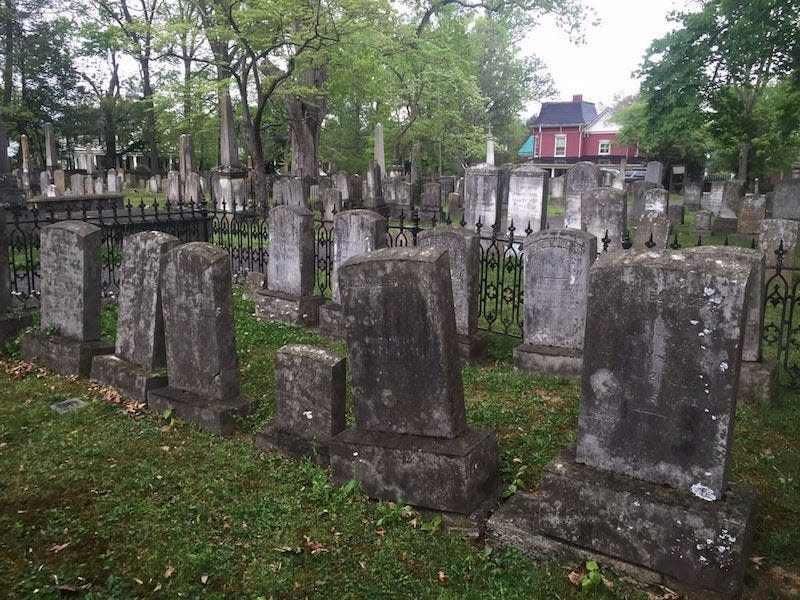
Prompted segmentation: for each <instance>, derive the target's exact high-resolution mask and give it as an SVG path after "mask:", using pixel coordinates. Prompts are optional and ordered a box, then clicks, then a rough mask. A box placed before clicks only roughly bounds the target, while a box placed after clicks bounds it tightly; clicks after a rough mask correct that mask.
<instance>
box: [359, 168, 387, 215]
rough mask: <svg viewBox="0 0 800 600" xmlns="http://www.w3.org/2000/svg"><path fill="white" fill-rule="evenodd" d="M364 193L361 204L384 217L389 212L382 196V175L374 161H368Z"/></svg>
mask: <svg viewBox="0 0 800 600" xmlns="http://www.w3.org/2000/svg"><path fill="white" fill-rule="evenodd" d="M364 184H365V186H364V187H365V193H364V197H363V198H362V201H361V206H363V207H364V208H366V209H369V210H371V211H374V212H376V213H378V214H380V215H383V216H384V217H385V216H387V215H388V214H389V207H388V206H387V205H386V200H385V199H384V197H383V177H382V175H381V166H380V165H379V164H378V163H377V162H376V161H374V160H373V161H370V163H369V168H368V169H367V176H366V178H365V179H364Z"/></svg>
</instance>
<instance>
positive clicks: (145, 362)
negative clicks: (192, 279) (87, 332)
mask: <svg viewBox="0 0 800 600" xmlns="http://www.w3.org/2000/svg"><path fill="white" fill-rule="evenodd" d="M178 244H180V240H179V239H178V238H176V237H174V236H171V235H169V234H166V233H163V232H160V231H144V232H142V233H135V234H133V235H129V236H127V237H126V238H125V239H124V241H123V245H122V264H121V266H120V282H121V283H120V288H119V318H118V319H117V344H116V353H115V354H108V355H102V356H95V357H94V359H93V360H92V379H94V380H96V381H99V382H100V383H103V384H106V385H111V386H113V387H115V388H117V390H119V392H120V393H121V394H122V395H123V396H125V397H127V398H132V399H134V400H139V401H142V402H145V401H146V400H147V392H148V390H151V389H154V388H160V387H164V386H166V385H167V377H166V374H165V373H164V371H165V370H166V367H167V356H166V350H165V346H164V343H165V342H164V316H163V313H162V310H161V271H162V269H163V265H164V256H165V255H166V254H167V252H169V251H170V250H172V249H173V248H175V247H176V246H177V245H178Z"/></svg>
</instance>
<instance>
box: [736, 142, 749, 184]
mask: <svg viewBox="0 0 800 600" xmlns="http://www.w3.org/2000/svg"><path fill="white" fill-rule="evenodd" d="M749 155H750V142H742V143H741V145H740V146H739V172H738V174H737V179H739V180H740V181H747V159H748V157H749Z"/></svg>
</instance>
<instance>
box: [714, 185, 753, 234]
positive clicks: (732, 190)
mask: <svg viewBox="0 0 800 600" xmlns="http://www.w3.org/2000/svg"><path fill="white" fill-rule="evenodd" d="M714 183H715V184H718V185H717V189H716V193H717V196H719V195H720V193H721V201H720V208H719V214H718V215H717V218H716V219H714V227H713V231H714V233H736V228H737V225H738V223H737V221H738V215H739V209H740V208H741V206H742V202H743V201H744V186H745V183H744V182H743V181H737V180H735V179H731V180H729V181H721V182H714ZM720 190H721V192H720ZM711 192H712V196H714V193H715V189H714V188H713V187H712V188H711Z"/></svg>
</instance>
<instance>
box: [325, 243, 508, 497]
mask: <svg viewBox="0 0 800 600" xmlns="http://www.w3.org/2000/svg"><path fill="white" fill-rule="evenodd" d="M339 276H340V279H341V289H342V301H343V304H344V310H345V314H346V315H347V354H348V362H349V363H350V373H351V382H352V388H353V401H354V406H355V417H356V424H355V427H354V428H352V429H347V430H345V431H344V432H342V433H340V434H339V435H337V436H336V437H334V438H333V439H332V440H331V442H330V453H331V467H332V470H333V478H334V481H336V482H337V483H339V484H342V483H345V482H347V481H350V480H351V479H356V480H357V481H358V482H359V483H360V484H361V487H362V489H363V490H364V491H365V492H366V493H367V494H368V495H369V496H370V497H372V498H380V499H384V500H394V501H402V502H407V503H409V504H413V505H416V506H423V507H426V508H431V509H434V510H442V511H451V512H458V513H471V512H472V511H474V510H475V509H476V508H477V507H478V506H479V505H481V504H482V503H483V502H484V501H486V500H489V499H491V498H492V497H493V495H494V493H495V487H496V483H497V476H498V456H497V442H496V440H495V437H494V434H493V433H492V432H490V431H488V430H485V429H477V428H473V427H468V426H467V420H466V409H465V406H464V388H463V384H462V381H461V370H460V367H459V358H458V351H457V349H456V324H455V314H454V311H453V300H452V291H451V287H450V265H449V261H448V258H447V253H446V252H445V251H444V250H440V249H437V248H410V247H400V248H384V249H382V250H377V251H375V252H370V253H369V254H364V255H361V256H357V257H355V258H352V259H350V260H349V261H348V262H347V263H346V264H345V265H344V266H342V267H341V268H340V272H339Z"/></svg>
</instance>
